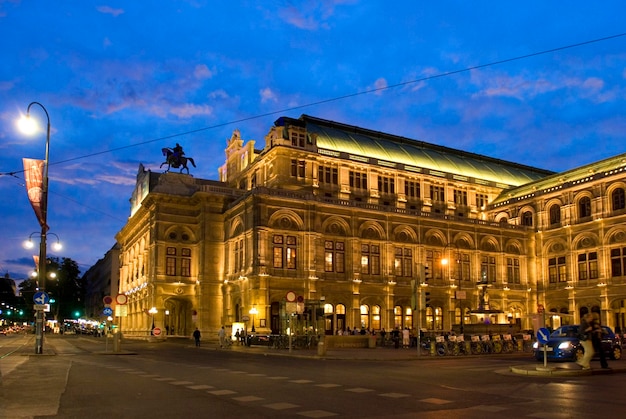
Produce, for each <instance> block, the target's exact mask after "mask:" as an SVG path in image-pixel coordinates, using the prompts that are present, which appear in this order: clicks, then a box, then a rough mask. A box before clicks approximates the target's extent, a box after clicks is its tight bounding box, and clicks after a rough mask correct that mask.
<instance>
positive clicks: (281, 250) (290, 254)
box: [272, 234, 298, 269]
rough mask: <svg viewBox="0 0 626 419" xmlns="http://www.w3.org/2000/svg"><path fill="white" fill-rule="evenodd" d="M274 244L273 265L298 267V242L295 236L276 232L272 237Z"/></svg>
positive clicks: (277, 266)
mask: <svg viewBox="0 0 626 419" xmlns="http://www.w3.org/2000/svg"><path fill="white" fill-rule="evenodd" d="M272 244H273V246H274V247H273V250H272V253H273V258H274V263H273V266H274V268H276V269H282V268H287V269H296V268H297V266H298V263H297V258H296V254H297V243H296V237H295V236H286V238H285V237H284V236H282V235H280V234H275V235H274V237H273V239H272Z"/></svg>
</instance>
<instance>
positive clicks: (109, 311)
mask: <svg viewBox="0 0 626 419" xmlns="http://www.w3.org/2000/svg"><path fill="white" fill-rule="evenodd" d="M102 314H104V315H105V316H110V315H111V314H113V309H112V308H111V307H105V308H104V310H102Z"/></svg>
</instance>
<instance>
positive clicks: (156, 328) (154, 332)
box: [152, 327, 161, 336]
mask: <svg viewBox="0 0 626 419" xmlns="http://www.w3.org/2000/svg"><path fill="white" fill-rule="evenodd" d="M152 334H153V335H154V336H160V335H161V328H159V327H155V328H154V329H152Z"/></svg>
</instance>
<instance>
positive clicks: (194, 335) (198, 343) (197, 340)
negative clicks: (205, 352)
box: [193, 327, 201, 346]
mask: <svg viewBox="0 0 626 419" xmlns="http://www.w3.org/2000/svg"><path fill="white" fill-rule="evenodd" d="M200 336H201V335H200V331H199V330H198V328H197V327H196V330H194V331H193V338H194V339H195V341H196V346H200Z"/></svg>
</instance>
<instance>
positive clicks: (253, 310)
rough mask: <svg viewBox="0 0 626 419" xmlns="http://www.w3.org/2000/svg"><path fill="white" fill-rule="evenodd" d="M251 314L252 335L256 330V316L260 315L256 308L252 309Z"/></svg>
mask: <svg viewBox="0 0 626 419" xmlns="http://www.w3.org/2000/svg"><path fill="white" fill-rule="evenodd" d="M250 314H251V315H252V333H254V332H255V330H254V315H255V314H259V310H257V309H256V306H252V308H251V309H250Z"/></svg>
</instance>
